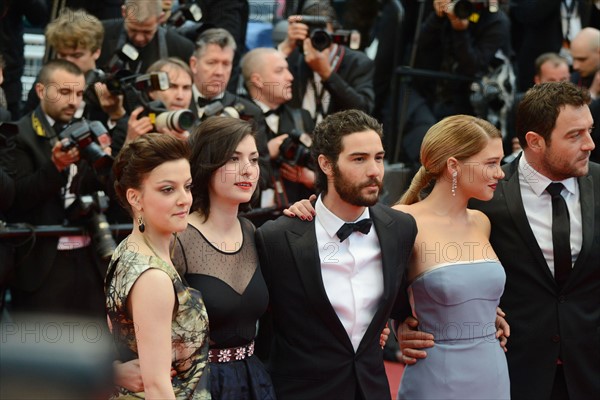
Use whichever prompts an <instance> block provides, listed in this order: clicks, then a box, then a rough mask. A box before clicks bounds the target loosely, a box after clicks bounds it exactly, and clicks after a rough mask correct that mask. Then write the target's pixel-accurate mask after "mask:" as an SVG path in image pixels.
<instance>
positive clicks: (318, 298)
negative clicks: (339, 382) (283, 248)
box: [285, 221, 354, 351]
mask: <svg viewBox="0 0 600 400" xmlns="http://www.w3.org/2000/svg"><path fill="white" fill-rule="evenodd" d="M314 226H315V222H314V221H313V222H312V223H310V224H306V223H303V224H301V225H299V227H300V228H301V229H299V230H297V231H295V232H292V231H286V232H285V234H286V237H287V240H288V242H289V244H290V248H291V250H292V257H293V258H294V262H295V264H296V268H297V269H298V275H299V276H300V280H301V281H302V284H303V285H304V290H305V291H306V294H307V297H308V301H309V302H310V303H311V305H312V306H313V308H314V310H315V312H316V313H317V314H318V315H319V316H320V317H321V319H322V320H323V323H324V325H325V326H327V327H328V328H329V330H330V331H331V332H332V333H333V334H334V335H335V336H336V337H337V339H338V340H339V341H340V343H342V344H344V346H346V347H348V348H349V349H350V350H351V351H354V348H353V346H352V342H351V341H350V338H349V337H348V334H347V333H346V329H344V326H343V325H342V323H341V322H340V320H339V318H338V316H337V314H336V313H335V310H334V309H333V306H332V305H331V303H330V302H329V298H328V297H327V293H326V292H325V286H324V285H323V276H322V274H321V263H320V260H319V251H318V248H317V236H316V234H315V228H314Z"/></svg>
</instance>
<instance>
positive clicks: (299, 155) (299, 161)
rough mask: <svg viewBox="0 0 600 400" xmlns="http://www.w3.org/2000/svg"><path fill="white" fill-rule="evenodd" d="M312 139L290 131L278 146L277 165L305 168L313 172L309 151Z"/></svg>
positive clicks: (298, 132) (312, 162)
mask: <svg viewBox="0 0 600 400" xmlns="http://www.w3.org/2000/svg"><path fill="white" fill-rule="evenodd" d="M311 146H312V138H311V137H310V135H309V134H307V133H304V132H300V131H298V130H297V129H292V130H291V131H290V133H289V134H288V137H287V138H285V140H284V141H283V142H282V143H281V145H280V146H279V159H278V163H279V164H281V163H286V164H290V165H293V166H299V167H306V168H309V169H313V170H314V167H315V165H314V160H313V157H312V154H311V151H310V147H311Z"/></svg>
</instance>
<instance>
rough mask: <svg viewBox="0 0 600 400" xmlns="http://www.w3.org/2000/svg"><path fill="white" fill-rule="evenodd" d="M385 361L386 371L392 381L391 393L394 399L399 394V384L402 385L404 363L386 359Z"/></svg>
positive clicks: (390, 381)
mask: <svg viewBox="0 0 600 400" xmlns="http://www.w3.org/2000/svg"><path fill="white" fill-rule="evenodd" d="M384 363H385V372H386V374H387V378H388V381H389V383H390V393H391V395H392V399H395V398H396V396H397V395H398V386H400V380H401V379H402V373H403V372H404V365H403V364H400V363H395V362H391V361H385V362H384Z"/></svg>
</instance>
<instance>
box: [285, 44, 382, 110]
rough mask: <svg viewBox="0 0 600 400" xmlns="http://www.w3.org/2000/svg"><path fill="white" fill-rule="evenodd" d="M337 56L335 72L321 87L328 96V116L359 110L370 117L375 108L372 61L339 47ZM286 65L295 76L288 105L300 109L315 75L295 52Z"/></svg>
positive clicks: (358, 53) (363, 55)
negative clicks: (329, 96) (339, 112)
mask: <svg viewBox="0 0 600 400" xmlns="http://www.w3.org/2000/svg"><path fill="white" fill-rule="evenodd" d="M338 52H339V54H338V56H339V61H338V65H337V68H336V69H335V71H334V72H332V73H331V76H330V77H329V79H327V81H326V82H323V86H324V87H325V89H326V90H327V91H328V92H329V94H330V95H331V104H329V108H328V109H327V114H333V113H335V112H337V111H343V110H349V109H358V110H362V111H364V112H366V113H369V114H370V113H371V112H372V111H373V106H374V104H375V91H374V89H373V72H374V64H373V61H372V60H371V59H370V58H369V57H367V55H366V54H364V53H362V52H360V51H355V50H351V49H349V48H347V47H345V46H338ZM287 62H288V64H289V68H290V72H291V73H292V75H293V76H294V81H293V82H292V93H293V97H292V100H291V101H290V105H291V106H293V107H296V108H302V100H303V99H304V95H305V93H306V88H307V87H308V85H310V81H311V80H312V79H313V74H314V73H313V71H312V70H311V69H310V67H309V66H308V64H306V62H304V55H302V54H301V53H300V51H299V50H298V49H295V50H294V51H293V52H292V53H291V54H290V55H289V56H288V58H287Z"/></svg>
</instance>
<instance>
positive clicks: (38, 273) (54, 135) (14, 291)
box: [8, 60, 107, 318]
mask: <svg viewBox="0 0 600 400" xmlns="http://www.w3.org/2000/svg"><path fill="white" fill-rule="evenodd" d="M84 86H85V80H84V76H83V72H82V71H81V69H79V67H77V66H76V65H75V64H73V63H71V62H69V61H66V60H52V61H50V62H48V63H47V64H46V65H44V66H43V67H42V70H41V71H40V75H39V82H38V83H37V84H36V93H37V95H38V97H39V99H40V105H39V106H38V107H37V108H36V109H35V110H34V111H33V112H31V113H29V114H27V115H25V116H24V117H23V118H21V120H19V123H18V126H19V134H18V135H17V137H16V140H15V151H14V170H15V176H14V180H15V188H16V196H15V201H14V203H13V205H12V207H11V208H10V209H9V211H8V216H9V222H25V223H29V224H32V225H63V224H64V223H65V220H66V219H67V207H68V206H69V205H70V204H69V203H72V202H73V201H76V200H77V199H78V196H80V195H83V194H91V193H97V192H98V191H101V190H103V188H104V187H103V185H102V184H101V182H100V181H99V180H98V178H97V176H96V173H95V170H92V167H91V166H90V164H89V163H87V162H86V160H83V159H81V158H82V154H86V152H85V151H82V152H80V151H79V149H78V146H74V147H71V148H70V149H66V148H64V147H63V146H64V145H65V144H66V143H67V140H65V139H62V140H61V137H60V136H59V135H60V132H61V131H62V130H63V126H64V125H65V124H68V123H69V122H71V121H72V119H73V116H74V115H75V112H76V111H77V109H78V108H79V106H80V103H81V100H82V96H83V89H84ZM91 244H92V241H91V239H90V236H88V235H84V236H62V237H60V238H59V237H56V236H39V235H38V236H37V237H36V239H35V244H34V245H33V246H32V247H28V246H24V247H20V248H18V249H17V260H19V267H18V268H17V270H16V274H15V275H16V276H15V280H14V284H13V285H12V286H11V288H10V290H11V295H12V303H11V304H12V311H23V312H43V313H63V314H79V315H87V316H92V317H98V318H103V317H104V315H105V312H104V291H103V286H102V282H103V278H104V274H105V272H106V267H107V262H106V261H103V260H102V259H101V258H100V256H99V255H98V254H97V252H96V250H97V248H96V246H94V245H91Z"/></svg>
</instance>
